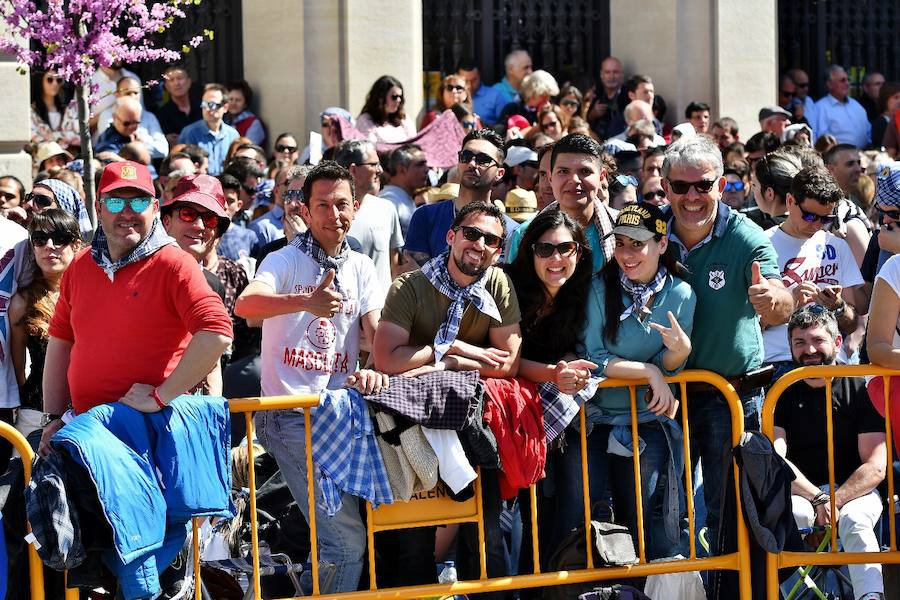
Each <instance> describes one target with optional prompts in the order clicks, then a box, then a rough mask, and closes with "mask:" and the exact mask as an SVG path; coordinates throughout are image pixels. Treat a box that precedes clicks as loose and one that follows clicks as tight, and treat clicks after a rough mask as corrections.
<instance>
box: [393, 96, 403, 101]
mask: <svg viewBox="0 0 900 600" xmlns="http://www.w3.org/2000/svg"><path fill="white" fill-rule="evenodd" d="M391 100H393V101H394V102H400V101H401V100H403V94H391Z"/></svg>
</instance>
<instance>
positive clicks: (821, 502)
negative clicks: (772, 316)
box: [775, 304, 887, 600]
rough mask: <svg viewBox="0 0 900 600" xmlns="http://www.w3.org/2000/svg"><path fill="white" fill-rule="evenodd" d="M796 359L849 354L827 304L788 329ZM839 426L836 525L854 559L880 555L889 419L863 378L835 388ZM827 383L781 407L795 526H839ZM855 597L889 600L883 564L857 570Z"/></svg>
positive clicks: (793, 392)
mask: <svg viewBox="0 0 900 600" xmlns="http://www.w3.org/2000/svg"><path fill="white" fill-rule="evenodd" d="M788 336H789V339H790V344H791V354H792V356H793V358H794V362H795V363H797V366H810V365H833V364H834V362H835V356H836V355H837V352H838V350H839V349H840V347H841V342H842V340H841V335H840V333H838V327H837V320H836V319H835V318H834V315H833V314H832V313H831V312H830V311H828V310H825V309H823V307H822V306H820V305H816V304H813V305H810V306H804V307H803V308H801V309H799V310H797V311H796V312H795V313H794V314H793V315H792V316H791V320H790V321H789V323H788ZM831 385H832V388H831V406H832V411H833V412H832V423H833V425H834V436H833V437H834V481H835V484H837V488H836V489H835V491H834V503H835V504H834V507H835V514H834V519H835V521H836V522H837V528H838V537H839V538H840V540H841V543H842V544H843V546H844V550H845V551H846V552H878V551H879V549H880V547H879V545H878V539H877V538H876V537H875V532H874V530H873V528H874V527H875V525H876V524H877V523H878V520H879V518H880V517H881V498H880V497H879V496H878V493H877V492H876V491H875V488H876V487H878V485H879V484H880V483H881V481H882V480H883V479H884V475H885V465H886V464H887V463H886V460H887V447H886V444H885V434H884V420H883V419H882V418H881V417H880V416H879V415H878V413H877V412H876V411H875V408H874V407H873V406H872V403H871V402H870V401H869V396H868V394H867V393H866V382H865V380H864V379H863V378H862V377H836V378H834V379H833V380H832V382H831ZM827 413H828V405H827V404H826V398H825V380H824V379H820V378H809V379H804V380H803V381H798V382H797V383H795V384H794V385H792V386H791V387H789V388H788V389H787V390H785V391H784V393H783V394H782V395H781V398H780V399H779V401H778V405H777V406H776V407H775V450H776V451H777V452H778V453H779V454H781V455H782V456H784V457H785V458H786V459H787V461H788V464H789V465H790V466H791V468H792V469H793V470H794V473H795V475H796V477H797V478H796V479H795V480H794V481H793V482H792V483H791V493H792V494H793V495H792V496H791V500H792V504H793V512H794V519H795V520H796V521H797V525H798V526H799V527H812V526H813V525H826V524H829V523H831V517H832V515H831V502H830V499H829V496H828V487H829V474H828V460H827V458H826V457H827V451H828V450H827V444H828V442H827V439H826V436H827V433H826V432H827V425H826V421H827ZM849 570H850V581H851V583H852V584H853V597H854V598H858V599H860V600H883V598H884V583H883V582H882V578H881V565H880V564H876V563H875V562H874V561H873V564H863V565H850V567H849Z"/></svg>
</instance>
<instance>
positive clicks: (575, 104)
mask: <svg viewBox="0 0 900 600" xmlns="http://www.w3.org/2000/svg"><path fill="white" fill-rule="evenodd" d="M559 105H560V106H567V107H569V108H578V100H560V102H559Z"/></svg>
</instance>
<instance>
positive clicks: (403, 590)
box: [194, 371, 750, 600]
mask: <svg viewBox="0 0 900 600" xmlns="http://www.w3.org/2000/svg"><path fill="white" fill-rule="evenodd" d="M668 381H669V382H671V383H676V384H678V385H679V386H680V388H681V400H682V419H681V425H682V428H683V430H684V452H685V465H686V467H685V479H686V481H685V485H686V487H685V490H686V491H687V494H686V497H687V510H688V522H689V534H690V557H689V558H688V559H686V560H679V561H670V562H654V563H652V564H651V563H648V562H647V561H646V550H645V528H644V522H643V511H642V510H641V506H642V498H641V485H640V482H641V475H640V470H641V467H640V455H639V454H638V453H635V455H634V463H633V464H634V477H635V489H636V503H637V519H638V536H637V537H638V549H637V554H638V557H639V563H638V564H636V565H634V566H630V567H601V568H596V567H595V565H594V564H593V556H592V554H591V553H590V552H588V553H587V568H586V569H582V570H577V571H557V572H551V573H542V572H541V571H540V560H539V544H538V539H537V533H538V527H537V510H536V508H537V507H536V503H535V495H536V494H535V487H534V486H532V487H531V490H530V495H531V502H532V511H531V520H532V528H531V529H532V547H533V557H532V559H533V564H534V569H535V572H534V573H533V574H528V575H516V576H512V577H498V578H493V579H489V578H488V577H487V573H486V558H485V549H484V522H483V517H482V511H481V487H480V479H479V480H476V496H475V498H473V499H471V500H470V501H468V502H466V503H457V502H453V501H450V500H448V499H446V498H443V497H441V495H440V494H434V496H435V497H433V498H429V497H428V495H425V496H424V497H418V498H416V499H415V501H413V502H409V503H395V504H394V505H389V506H384V507H380V508H378V509H377V510H374V511H373V510H372V508H371V506H370V505H369V506H367V514H368V544H369V568H370V581H371V585H370V587H371V589H369V590H367V591H359V592H347V593H342V594H334V595H333V596H329V597H334V598H353V599H359V600H383V599H387V598H391V599H393V600H403V599H407V598H421V597H428V596H442V595H455V594H475V593H482V592H498V591H506V590H513V589H520V588H532V587H546V586H557V585H567V584H574V583H584V582H594V581H597V582H599V581H604V580H610V579H623V578H630V577H646V576H649V575H657V574H665V573H680V572H685V571H702V570H732V571H736V572H737V573H738V581H739V596H738V597H739V598H740V600H749V598H750V555H749V543H748V533H747V528H746V525H745V523H744V519H743V515H742V510H741V505H740V502H739V501H738V504H737V539H738V549H737V551H736V552H733V553H730V554H725V555H722V556H712V557H707V558H697V549H696V543H695V523H694V506H693V498H692V494H691V493H690V491H691V490H692V489H693V487H692V478H691V468H690V464H691V458H690V456H691V455H690V426H689V422H688V415H689V405H690V399H689V398H688V397H687V390H686V385H687V383H690V382H704V383H708V384H710V385H712V386H714V387H716V388H718V389H719V390H720V391H721V392H722V395H723V397H724V398H725V400H726V402H727V404H728V407H729V409H730V413H731V427H732V444H733V445H737V444H738V443H739V441H740V437H741V433H742V431H743V410H742V405H741V401H740V398H739V397H738V395H737V394H736V393H735V391H734V388H733V387H731V385H730V384H729V383H728V382H727V381H726V380H725V379H724V378H722V377H720V376H718V375H716V374H714V373H710V372H708V371H684V372H682V373H680V374H679V375H677V376H675V377H670V378H668ZM646 383H647V382H646V381H638V380H623V379H615V380H607V381H605V382H603V384H601V387H602V388H611V387H628V388H629V389H630V394H631V411H632V436H633V439H634V440H635V441H634V446H635V447H637V445H638V444H637V435H638V425H637V419H636V415H637V404H636V392H635V389H636V387H637V386H638V385H643V384H646ZM317 403H318V397H317V396H315V395H304V396H296V397H288V396H281V397H271V398H244V399H236V400H231V401H230V408H231V412H232V413H244V418H245V420H246V425H247V434H248V436H251V435H252V431H253V413H254V412H256V411H264V410H277V409H296V408H309V407H313V406H315V405H316V404H317ZM580 418H581V425H582V427H581V442H582V444H581V448H582V451H581V461H582V482H583V489H584V491H585V493H584V495H585V497H584V508H585V513H584V516H585V535H586V538H587V540H586V541H587V547H588V548H591V547H592V542H591V540H590V525H589V523H590V498H589V497H588V490H589V486H588V472H587V451H586V443H585V433H584V432H585V427H584V424H585V423H584V411H582V412H581V416H580ZM304 422H305V425H306V432H305V435H306V467H307V473H309V474H311V473H312V472H313V471H312V468H313V465H312V443H311V430H310V418H309V411H304ZM248 449H249V456H248V458H249V461H248V462H249V468H250V473H249V478H248V480H249V487H250V519H251V545H252V557H253V577H252V581H251V585H252V586H253V591H254V594H255V596H254V597H255V598H257V599H259V598H261V595H260V578H259V540H258V536H257V522H256V477H255V471H254V456H253V448H252V445H249V446H248ZM313 479H314V478H313V477H312V476H308V477H307V484H308V497H309V506H308V510H309V517H310V518H309V529H310V542H311V553H310V560H311V566H312V579H313V595H314V596H319V595H320V592H319V572H318V557H317V543H316V518H315V496H314V492H313ZM734 485H735V494H736V498H738V499H739V498H740V487H739V482H738V480H737V478H735V484H734ZM463 522H475V523H477V524H478V534H479V554H480V556H479V558H480V566H481V578H480V580H478V581H457V582H454V583H443V584H430V585H417V586H406V587H400V588H391V589H378V587H377V583H376V578H375V568H374V567H375V565H374V552H373V547H374V534H375V532H377V531H385V530H391V529H405V528H409V527H423V526H429V525H436V524H449V523H463ZM194 549H195V552H198V545H197V544H196V542H195V544H194ZM198 560H199V558H198V557H195V564H197V562H198ZM196 578H197V581H196V583H197V586H196V587H197V589H198V590H199V589H200V574H199V570H198V571H197V573H196ZM197 593H198V596H197V598H199V597H200V596H199V591H198V592H197Z"/></svg>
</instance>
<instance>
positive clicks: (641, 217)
mask: <svg viewBox="0 0 900 600" xmlns="http://www.w3.org/2000/svg"><path fill="white" fill-rule="evenodd" d="M666 228H667V226H666V220H665V218H664V217H663V215H662V212H661V211H660V209H659V208H658V207H656V206H654V205H652V204H647V203H639V204H631V205H628V206H626V207H625V208H624V209H622V211H621V212H620V213H619V215H618V217H617V218H616V225H615V227H614V228H613V234H614V235H615V237H616V245H615V254H614V256H615V260H614V261H610V262H608V263H607V264H606V265H605V266H604V267H603V269H602V270H601V272H600V274H599V277H597V278H595V279H594V280H593V282H592V284H591V291H590V293H589V295H588V298H587V319H586V326H585V328H584V334H583V343H584V348H583V355H584V356H585V357H586V358H587V359H588V360H591V361H592V362H594V363H596V364H597V365H598V368H597V369H595V371H594V373H595V374H597V375H602V376H605V377H612V378H622V379H646V380H649V382H650V385H649V386H646V385H641V386H638V387H637V390H636V393H637V397H636V402H637V407H636V408H637V420H638V424H639V425H638V434H639V437H640V444H639V448H640V450H639V452H640V463H641V497H642V505H643V520H644V537H645V540H646V543H647V545H646V554H647V558H648V559H654V558H663V557H668V556H673V555H675V554H677V553H678V552H679V551H682V550H683V546H684V542H686V541H687V536H686V534H685V533H684V528H683V527H682V515H683V510H684V493H683V491H682V489H681V487H682V486H681V477H682V474H683V471H684V453H683V450H682V435H681V430H680V429H679V427H678V425H677V423H675V421H673V420H672V417H673V416H674V414H675V410H676V409H677V402H676V400H675V396H674V395H673V393H672V389H671V388H670V386H669V385H668V384H667V383H666V381H665V377H666V376H667V375H673V374H675V373H677V372H678V371H680V370H681V369H682V368H683V367H684V364H685V361H687V358H688V355H689V354H690V352H691V341H690V337H689V336H690V332H691V330H692V327H693V318H694V307H695V305H696V296H695V295H694V291H693V290H692V289H691V287H690V285H688V284H687V283H686V282H685V281H684V280H682V279H681V278H680V276H681V275H682V274H683V273H684V270H683V267H682V266H681V265H680V264H679V263H677V262H676V260H675V258H674V255H673V254H672V253H670V252H667V249H668V239H667V237H666ZM585 412H586V423H587V424H588V425H589V431H588V435H587V452H588V465H589V481H590V496H591V499H592V500H595V501H596V500H598V499H602V498H603V497H604V494H605V491H606V489H607V485H608V486H609V488H610V489H611V490H612V499H613V506H614V507H615V514H616V520H617V521H619V522H621V523H623V524H625V525H627V526H628V527H629V529H630V530H631V532H632V535H633V536H634V537H636V536H637V509H636V502H635V497H636V491H635V489H634V476H633V465H632V462H633V458H632V450H633V446H635V445H638V444H634V443H633V442H632V437H631V424H632V415H631V400H630V395H629V391H628V389H627V388H621V387H620V388H610V389H601V390H599V391H598V392H597V394H595V395H594V397H593V398H592V399H591V401H590V402H588V403H587V404H586V405H585ZM570 440H571V441H572V443H571V446H572V447H573V448H577V447H578V446H579V445H580V436H578V435H577V434H575V435H570ZM565 456H566V460H565V467H564V468H563V469H562V470H563V472H564V476H563V477H562V478H561V479H563V480H564V481H563V483H561V484H560V488H561V490H562V492H563V496H562V498H561V501H562V502H563V503H564V506H560V507H559V512H560V513H561V515H563V516H564V517H565V518H566V519H569V520H571V523H569V524H568V527H567V528H566V529H565V530H566V531H568V530H569V529H570V528H571V527H573V526H575V525H577V524H578V523H580V522H581V519H582V518H583V516H582V511H583V505H582V500H581V498H582V492H581V487H582V486H581V456H580V453H579V452H578V451H577V450H576V451H573V452H566V454H565ZM672 494H676V495H674V496H673V495H672ZM635 547H637V543H636V544H635Z"/></svg>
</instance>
